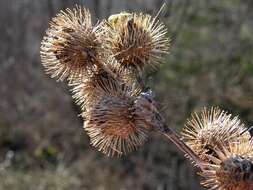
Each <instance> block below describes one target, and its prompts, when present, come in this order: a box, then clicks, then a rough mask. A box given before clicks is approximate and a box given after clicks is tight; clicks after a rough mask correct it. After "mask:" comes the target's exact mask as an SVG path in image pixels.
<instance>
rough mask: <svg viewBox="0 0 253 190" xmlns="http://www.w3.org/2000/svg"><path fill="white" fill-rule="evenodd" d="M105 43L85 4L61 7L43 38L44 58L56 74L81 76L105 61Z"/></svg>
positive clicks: (61, 77) (48, 67)
mask: <svg viewBox="0 0 253 190" xmlns="http://www.w3.org/2000/svg"><path fill="white" fill-rule="evenodd" d="M101 52H102V51H101V43H100V42H99V40H98V38H97V28H96V27H93V26H92V22H91V15H90V13H89V11H88V10H87V9H85V8H82V7H78V6H77V7H76V8H74V9H73V10H70V9H66V11H61V13H59V14H58V15H57V16H56V17H55V18H53V19H52V21H51V22H50V27H49V29H48V30H47V32H46V35H45V37H44V38H43V40H42V45H41V60H42V64H43V65H44V67H45V69H46V71H47V73H49V74H50V75H51V77H53V78H57V79H59V80H64V79H65V78H68V79H69V80H72V79H75V78H80V77H82V76H85V75H86V74H87V73H89V72H91V71H92V70H93V69H97V68H98V67H100V66H101V65H102V61H101Z"/></svg>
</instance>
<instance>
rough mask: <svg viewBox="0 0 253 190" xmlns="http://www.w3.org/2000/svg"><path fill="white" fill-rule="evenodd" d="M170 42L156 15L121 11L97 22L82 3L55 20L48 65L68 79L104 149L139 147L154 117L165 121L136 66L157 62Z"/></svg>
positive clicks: (47, 40)
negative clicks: (149, 99) (154, 16)
mask: <svg viewBox="0 0 253 190" xmlns="http://www.w3.org/2000/svg"><path fill="white" fill-rule="evenodd" d="M168 42H169V40H168V38H167V37H166V28H165V26H164V25H163V24H162V23H160V22H159V21H158V19H156V18H152V17H151V16H150V15H143V14H135V13H124V14H122V13H120V14H117V15H114V16H111V17H109V19H108V20H104V21H102V22H100V23H99V24H97V25H93V24H92V22H91V15H90V13H89V11H88V10H87V9H85V8H82V7H79V6H76V7H75V8H74V9H73V10H71V9H66V11H61V12H60V13H59V14H58V15H57V16H56V17H55V18H53V19H52V21H51V23H50V27H49V29H48V30H47V32H46V35H45V37H44V38H43V40H42V45H41V60H42V64H43V65H44V67H45V69H46V71H47V73H48V74H50V75H51V77H53V78H56V79H58V80H61V81H62V80H64V79H67V81H68V85H69V86H70V87H71V91H72V94H73V98H74V99H75V101H76V104H77V105H80V107H81V110H82V114H81V115H82V117H83V119H84V129H85V131H87V133H88V135H89V136H90V140H91V144H92V145H94V146H95V147H97V148H98V149H99V150H100V151H102V152H103V153H105V154H107V155H110V156H114V155H122V154H126V153H128V152H130V151H132V150H134V149H136V148H137V147H138V146H140V145H142V144H143V143H144V141H145V140H146V139H147V137H148V131H150V130H151V129H152V128H154V123H151V121H156V123H159V122H163V121H162V120H158V119H155V114H154V112H155V111H156V112H158V110H157V108H156V107H154V106H152V102H150V101H147V100H144V101H143V97H144V96H143V94H142V90H143V88H140V85H139V84H140V83H142V82H141V81H140V80H142V79H140V78H139V79H137V77H138V76H139V74H138V72H136V69H140V70H143V69H144V67H148V66H150V65H151V63H154V61H152V60H156V61H155V63H157V62H158V59H159V58H160V56H161V54H163V53H167V50H168ZM124 68H129V69H124ZM141 87H143V85H142V86H141ZM146 95H147V94H146ZM145 98H147V97H145ZM144 102H145V103H144ZM149 117H150V118H149Z"/></svg>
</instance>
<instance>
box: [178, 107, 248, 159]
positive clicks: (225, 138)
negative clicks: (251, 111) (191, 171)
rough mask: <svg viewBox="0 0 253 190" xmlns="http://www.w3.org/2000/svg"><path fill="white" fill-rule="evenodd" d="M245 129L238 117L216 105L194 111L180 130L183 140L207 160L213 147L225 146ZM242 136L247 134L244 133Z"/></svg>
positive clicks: (213, 154)
mask: <svg viewBox="0 0 253 190" xmlns="http://www.w3.org/2000/svg"><path fill="white" fill-rule="evenodd" d="M244 130H245V127H244V124H243V123H242V122H241V121H240V119H238V117H234V118H233V117H232V116H231V114H228V113H227V112H225V111H222V110H220V109H219V108H218V107H212V108H211V109H210V110H207V108H204V109H203V110H202V112H201V114H197V113H194V114H192V116H191V118H190V119H188V121H187V123H186V125H185V128H184V129H183V131H182V137H183V140H184V142H185V143H186V144H187V145H188V146H190V147H191V148H192V150H193V151H194V152H195V153H196V154H197V155H198V156H199V157H200V158H201V159H202V160H203V161H206V162H209V156H208V155H212V156H215V155H216V153H215V151H214V149H215V148H217V147H218V148H220V147H224V146H225V147H226V146H228V144H229V143H231V142H234V141H237V139H238V138H239V137H240V136H241V133H242V131H244ZM243 136H247V137H248V138H249V136H248V134H246V133H245V134H244V135H243Z"/></svg>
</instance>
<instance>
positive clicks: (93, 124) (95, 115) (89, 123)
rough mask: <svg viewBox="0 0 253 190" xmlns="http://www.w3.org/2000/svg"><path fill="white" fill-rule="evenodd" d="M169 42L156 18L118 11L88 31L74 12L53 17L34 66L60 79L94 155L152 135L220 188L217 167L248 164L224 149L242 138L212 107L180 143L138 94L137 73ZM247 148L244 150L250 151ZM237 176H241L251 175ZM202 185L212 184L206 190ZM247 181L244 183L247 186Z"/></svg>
mask: <svg viewBox="0 0 253 190" xmlns="http://www.w3.org/2000/svg"><path fill="white" fill-rule="evenodd" d="M169 41H170V40H169V38H168V34H167V29H166V27H165V25H164V24H163V23H161V22H160V21H159V20H158V19H157V16H155V17H152V16H151V15H146V14H143V13H127V12H122V13H119V14H115V15H112V16H110V17H109V18H108V19H105V20H103V21H101V22H99V23H98V24H97V25H93V24H92V22H91V16H90V13H89V11H88V10H87V9H85V8H82V7H79V6H76V7H75V8H74V9H73V10H70V9H66V11H61V13H59V14H58V15H57V16H56V17H55V18H53V19H52V21H51V22H50V26H49V29H48V30H47V32H46V35H45V37H44V38H43V40H42V45H41V60H42V64H43V65H44V67H45V70H46V72H47V73H48V74H50V75H51V77H53V78H56V79H57V80H60V81H63V80H64V79H67V83H68V85H69V86H70V88H71V92H72V94H73V98H74V99H75V102H76V104H77V105H79V106H80V107H81V111H82V113H81V116H82V118H83V120H84V130H85V131H86V132H87V134H88V135H89V137H90V142H91V144H92V145H93V146H95V147H96V148H98V150H99V151H101V152H103V153H104V154H107V155H108V156H121V155H124V154H127V153H129V152H131V151H133V150H135V149H137V148H138V147H140V146H141V145H142V144H143V143H144V142H145V141H146V139H147V138H148V137H149V136H150V132H152V131H155V132H158V133H160V134H162V135H163V136H165V137H166V138H168V139H170V140H171V141H172V142H173V143H174V144H175V145H176V146H177V147H178V148H179V149H180V150H181V151H183V153H184V154H186V155H187V157H188V158H190V159H191V160H192V162H193V163H194V164H195V165H196V166H198V167H199V168H200V169H201V171H202V175H203V176H204V177H206V181H205V184H206V185H207V186H209V185H213V184H214V185H215V188H216V187H217V188H220V189H222V188H223V187H224V188H225V189H226V188H227V187H228V186H224V185H223V183H224V184H225V183H227V181H226V180H223V178H222V180H220V181H219V183H218V182H217V184H218V185H217V184H216V181H215V180H216V179H217V178H218V177H217V176H218V171H225V169H224V170H222V169H221V170H217V168H222V167H223V165H221V163H223V162H224V166H225V165H226V164H227V163H230V160H231V159H232V161H231V163H234V162H237V161H238V160H239V158H240V159H243V161H242V163H244V160H246V161H245V162H247V164H248V163H251V158H252V157H251V156H252V155H251V154H248V153H247V154H246V153H245V154H244V153H243V154H241V152H240V151H239V152H238V151H237V152H235V153H236V156H237V157H236V159H234V157H233V152H234V151H235V150H234V149H229V148H230V147H231V146H232V145H234V144H233V143H237V144H238V142H241V140H240V139H241V138H244V140H245V139H248V138H246V136H247V134H244V135H240V134H241V133H242V132H243V131H245V128H244V127H243V125H242V124H241V122H240V120H239V119H237V118H231V116H230V115H228V114H227V113H225V112H222V111H220V110H219V109H216V108H214V109H212V110H211V111H206V110H204V111H203V112H202V115H201V116H198V115H195V116H193V117H192V119H190V120H189V122H188V124H187V128H186V129H185V130H184V133H183V140H182V139H181V137H180V136H179V135H178V134H177V133H176V132H175V131H174V130H172V129H171V128H169V127H168V126H167V125H166V122H165V119H164V117H163V116H162V115H161V113H160V111H159V107H158V105H159V104H158V103H157V102H156V101H155V97H154V94H153V92H152V90H151V89H150V90H145V89H147V88H146V87H145V85H144V82H143V73H144V72H145V70H146V68H150V67H152V68H157V66H158V65H159V63H160V62H161V60H162V57H164V54H167V53H168V50H169V45H170V44H169ZM247 137H248V136H247ZM238 139H239V140H238ZM184 141H185V142H184ZM245 141H246V142H247V140H245ZM237 147H238V150H240V149H241V148H242V147H241V145H240V146H239V145H238V146H237ZM247 147H248V148H247V150H251V149H250V145H247ZM217 150H218V151H217ZM224 150H229V151H225V152H224ZM236 150H237V149H236ZM221 152H222V153H224V154H222V153H221ZM227 152H229V154H227ZM230 153H231V154H230ZM227 160H228V161H227ZM240 161H241V160H240ZM242 165H243V164H242ZM221 166H222V167H221ZM250 166H251V165H250ZM247 167H248V165H247ZM243 171H246V174H247V175H248V173H247V172H248V171H251V170H249V169H245V170H243ZM211 174H212V175H211ZM249 175H250V176H252V175H251V173H250V174H249ZM209 178H210V180H211V181H212V183H208V182H209ZM231 180H235V178H231ZM250 180H251V177H247V180H246V181H247V183H248V182H249V181H250ZM213 181H215V183H214V182H213ZM224 181H226V182H224ZM238 187H246V186H245V185H243V186H241V185H239V186H238ZM229 188H230V186H229ZM229 188H227V189H229ZM211 189H213V188H211ZM229 190H230V189H229ZM231 190H232V189H231ZM236 190H237V189H236Z"/></svg>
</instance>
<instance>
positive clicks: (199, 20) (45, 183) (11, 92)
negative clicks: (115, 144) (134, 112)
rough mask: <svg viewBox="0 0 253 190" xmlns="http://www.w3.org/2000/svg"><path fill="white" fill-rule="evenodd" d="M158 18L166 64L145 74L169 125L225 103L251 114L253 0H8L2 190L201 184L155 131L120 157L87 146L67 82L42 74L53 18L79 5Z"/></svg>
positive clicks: (0, 122)
mask: <svg viewBox="0 0 253 190" xmlns="http://www.w3.org/2000/svg"><path fill="white" fill-rule="evenodd" d="M163 2H167V6H166V8H165V9H164V10H163V11H162V13H161V14H160V19H161V21H163V22H165V23H166V25H167V26H168V29H169V33H170V36H171V37H172V48H171V53H170V55H169V56H168V57H167V58H166V62H165V63H164V64H163V65H162V67H161V68H160V70H158V71H156V72H154V71H151V72H149V73H148V74H147V76H146V79H147V80H146V81H147V83H148V85H150V86H152V88H154V89H155V92H156V97H157V99H159V100H160V101H161V102H162V105H161V107H162V109H163V112H164V114H165V115H166V118H167V121H168V124H169V125H170V126H171V127H174V128H177V129H180V128H181V127H182V126H183V123H184V122H185V119H186V118H187V117H188V116H189V114H190V113H191V112H192V111H195V110H199V109H200V108H201V107H202V106H210V105H219V106H221V107H222V108H224V109H226V110H229V111H231V112H233V113H234V114H239V115H240V116H241V119H242V120H243V121H244V122H245V123H246V124H248V125H250V124H251V122H252V120H253V61H252V60H253V59H252V58H253V57H252V55H253V52H252V51H253V37H252V34H253V23H252V20H253V3H252V1H250V0H245V1H240V0H230V1H228V0H212V1H209V0H167V1H162V0H136V1H129V0H122V1H118V0H84V1H81V0H24V1H19V0H8V1H7V0H3V1H0V10H1V11H0V22H1V26H0V33H1V36H0V41H1V43H0V50H1V51H0V82H1V85H0V97H1V100H0V110H1V114H0V189H7V188H8V189H41V190H44V189H59V190H63V189H89V190H92V189H105V190H109V189H110V190H113V189H117V190H125V189H138V190H139V189H152V190H153V189H156V190H163V189H169V190H184V189H188V190H193V189H194V190H197V189H202V188H201V187H200V186H199V184H198V183H199V181H198V179H197V177H196V176H195V175H193V171H192V169H191V167H190V165H189V163H188V161H185V159H184V158H183V155H182V154H181V153H178V152H177V150H176V148H175V147H174V146H173V145H170V144H168V143H167V142H165V141H164V139H161V138H160V137H159V136H155V135H153V136H152V138H151V139H150V140H149V141H148V143H146V144H145V145H144V146H143V148H141V149H140V150H138V151H136V152H135V153H132V154H130V155H129V156H127V157H124V158H121V159H111V158H106V157H105V156H104V155H102V154H101V153H99V152H97V151H96V150H95V149H94V148H92V147H91V146H90V145H89V140H88V137H87V135H86V134H85V133H84V131H83V129H82V127H81V126H82V122H81V120H80V119H78V118H77V115H78V114H79V110H78V108H77V107H76V106H74V103H73V102H72V99H71V96H70V94H69V92H68V91H67V87H66V85H64V84H60V83H56V82H55V81H54V80H51V79H49V77H48V76H46V75H45V74H44V70H43V67H42V66H41V63H40V57H39V48H40V42H41V40H42V36H43V35H44V33H45V30H46V28H48V22H49V20H50V19H51V18H52V17H53V16H55V14H56V13H57V12H59V10H60V9H62V8H66V7H74V5H75V4H76V3H77V4H81V5H85V6H86V7H87V8H89V9H90V10H91V12H92V14H93V18H94V22H96V21H97V19H96V18H103V17H107V16H109V15H110V14H113V13H118V12H120V11H122V10H126V11H137V12H138V11H143V12H145V13H150V14H153V15H155V14H156V12H157V11H158V9H159V8H160V7H161V5H162V3H163Z"/></svg>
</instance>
